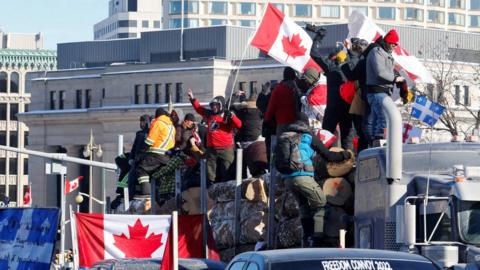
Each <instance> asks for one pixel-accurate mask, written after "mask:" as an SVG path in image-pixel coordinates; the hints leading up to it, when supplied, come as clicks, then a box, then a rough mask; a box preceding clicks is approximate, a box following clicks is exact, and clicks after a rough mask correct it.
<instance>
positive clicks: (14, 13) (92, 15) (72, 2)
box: [0, 0, 108, 50]
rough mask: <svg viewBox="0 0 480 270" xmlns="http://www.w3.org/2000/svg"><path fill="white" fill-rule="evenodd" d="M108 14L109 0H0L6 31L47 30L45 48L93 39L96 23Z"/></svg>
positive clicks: (4, 29) (1, 14)
mask: <svg viewBox="0 0 480 270" xmlns="http://www.w3.org/2000/svg"><path fill="white" fill-rule="evenodd" d="M107 16H108V0H0V27H1V28H2V29H3V31H4V32H7V33H8V32H11V33H38V32H42V33H43V34H44V48H45V49H53V50H56V49H57V43H64V42H73V41H84V40H93V25H94V24H95V23H97V22H99V21H100V20H102V19H104V18H106V17H107Z"/></svg>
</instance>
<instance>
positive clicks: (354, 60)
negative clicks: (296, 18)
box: [341, 38, 372, 152]
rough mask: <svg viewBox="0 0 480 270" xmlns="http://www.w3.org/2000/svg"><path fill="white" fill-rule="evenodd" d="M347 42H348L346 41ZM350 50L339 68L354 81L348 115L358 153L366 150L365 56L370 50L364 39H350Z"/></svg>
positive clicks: (367, 143) (367, 109)
mask: <svg viewBox="0 0 480 270" xmlns="http://www.w3.org/2000/svg"><path fill="white" fill-rule="evenodd" d="M347 42H348V40H347ZM350 43H351V48H350V49H349V51H348V53H349V57H348V60H347V62H346V63H345V64H343V65H342V66H341V68H342V71H343V74H344V75H345V77H346V78H347V79H348V80H349V81H355V96H354V98H353V101H352V104H351V105H350V111H349V113H350V114H351V116H352V120H353V126H354V127H355V132H356V133H357V136H358V148H357V151H358V152H360V151H362V150H364V149H367V148H368V145H369V140H368V136H367V134H366V132H365V125H364V123H365V121H366V118H365V115H366V114H367V113H366V111H369V110H370V108H369V107H368V103H367V99H366V96H367V91H368V90H367V88H366V82H365V80H366V63H365V58H366V54H368V52H369V51H370V49H371V48H372V47H371V46H368V42H367V41H366V40H364V39H359V38H352V39H351V40H350Z"/></svg>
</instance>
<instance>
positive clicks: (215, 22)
mask: <svg viewBox="0 0 480 270" xmlns="http://www.w3.org/2000/svg"><path fill="white" fill-rule="evenodd" d="M225 24H227V20H222V19H211V20H210V25H211V26H215V25H225Z"/></svg>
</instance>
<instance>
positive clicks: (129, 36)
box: [117, 33, 137, 38]
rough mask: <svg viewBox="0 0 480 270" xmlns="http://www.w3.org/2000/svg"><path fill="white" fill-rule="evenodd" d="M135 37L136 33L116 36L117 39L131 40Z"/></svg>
mask: <svg viewBox="0 0 480 270" xmlns="http://www.w3.org/2000/svg"><path fill="white" fill-rule="evenodd" d="M132 37H137V33H119V34H117V38H132Z"/></svg>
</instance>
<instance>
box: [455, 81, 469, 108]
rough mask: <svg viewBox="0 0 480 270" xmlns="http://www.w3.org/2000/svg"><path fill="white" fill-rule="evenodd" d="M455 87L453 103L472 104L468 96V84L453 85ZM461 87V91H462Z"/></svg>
mask: <svg viewBox="0 0 480 270" xmlns="http://www.w3.org/2000/svg"><path fill="white" fill-rule="evenodd" d="M454 88H455V93H454V97H455V105H464V106H470V105H472V101H471V97H470V89H469V87H468V85H463V86H460V85H454ZM462 88H463V93H462Z"/></svg>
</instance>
